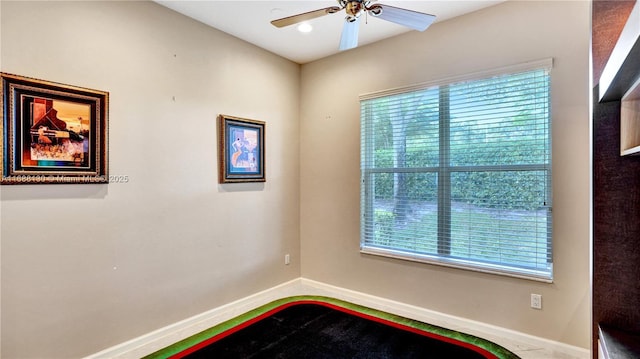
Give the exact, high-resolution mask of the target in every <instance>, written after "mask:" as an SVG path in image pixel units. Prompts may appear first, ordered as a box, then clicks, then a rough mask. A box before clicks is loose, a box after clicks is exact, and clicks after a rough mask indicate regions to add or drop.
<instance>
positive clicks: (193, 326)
mask: <svg viewBox="0 0 640 359" xmlns="http://www.w3.org/2000/svg"><path fill="white" fill-rule="evenodd" d="M299 295H315V296H327V297H332V298H336V299H340V300H344V301H347V302H351V303H354V304H359V305H362V306H366V307H370V308H374V309H377V310H381V311H385V312H388V313H392V314H396V315H400V316H403V317H407V318H411V319H415V320H419V321H422V322H426V323H429V324H433V325H437V326H442V327H445V328H448V329H452V330H457V331H461V332H464V333H467V334H471V335H476V336H479V337H482V338H484V339H487V340H490V341H493V342H494V343H497V344H499V345H502V346H503V347H505V348H507V349H509V350H511V351H512V352H514V353H515V354H517V355H518V356H520V357H521V358H523V359H533V358H565V359H587V358H590V352H589V350H588V349H584V348H579V347H574V346H571V345H567V344H564V343H559V342H555V341H552V340H548V339H544V338H540V337H535V336H532V335H529V334H525V333H521V332H517V331H513V330H510V329H505V328H501V327H497V326H493V325H490V324H486V323H481V322H476V321H471V320H468V319H464V318H460V317H456V316H452V315H448V314H444V313H440V312H435V311H432V310H428V309H425V308H421V307H417V306H413V305H408V304H405V303H401V302H397V301H393V300H389V299H386V298H381V297H376V296H372V295H369V294H366V293H362V292H356V291H353V290H350V289H345V288H341V287H336V286H332V285H329V284H326V283H322V282H317V281H314V280H310V279H305V278H298V279H294V280H291V281H289V282H286V283H283V284H281V285H278V286H275V287H273V288H270V289H267V290H265V291H262V292H259V293H256V294H254V295H251V296H248V297H246V298H242V299H240V300H237V301H234V302H231V303H228V304H226V305H223V306H220V307H217V308H214V309H212V310H209V311H207V312H204V313H201V314H199V315H196V316H193V317H191V318H187V319H185V320H183V321H180V322H178V323H174V324H171V325H169V326H166V327H164V328H160V329H158V330H156V331H153V332H151V333H148V334H146V335H143V336H140V337H138V338H135V339H132V340H130V341H127V342H125V343H122V344H119V345H116V346H113V347H111V348H108V349H105V350H103V351H101V352H99V353H95V354H92V355H90V356H88V357H87V359H103V358H109V359H111V358H114V359H115V358H117V359H129V358H141V357H143V356H146V355H148V354H151V353H153V352H155V351H158V350H160V349H162V348H165V347H167V346H169V345H171V344H173V343H175V342H178V341H180V340H182V339H185V338H188V337H190V336H192V335H194V334H197V333H199V332H201V331H203V330H205V329H207V328H210V327H213V326H215V325H217V324H220V323H222V322H224V321H226V320H229V319H232V318H234V317H237V316H238V315H240V314H242V313H245V312H248V311H250V310H252V309H255V308H257V307H260V306H262V305H265V304H267V303H270V302H272V301H274V300H278V299H282V298H286V297H292V296H299Z"/></svg>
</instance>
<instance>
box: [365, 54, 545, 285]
mask: <svg viewBox="0 0 640 359" xmlns="http://www.w3.org/2000/svg"><path fill="white" fill-rule="evenodd" d="M551 64H552V61H551V60H550V59H549V60H544V61H539V62H535V63H527V64H523V65H518V66H513V67H510V68H503V69H500V70H498V71H492V72H487V73H483V74H474V75H471V76H467V77H465V78H457V79H449V80H447V81H439V82H435V83H430V84H423V85H419V86H413V87H411V88H404V89H396V90H391V91H386V92H383V93H376V94H369V95H364V96H362V97H361V102H360V103H361V126H362V128H361V149H362V153H361V173H362V181H361V201H362V203H361V211H362V221H361V251H362V252H363V253H369V254H378V255H383V256H391V257H396V258H403V259H409V260H415V261H424V262H429V263H437V264H443V265H447V266H454V267H461V268H469V269H474V270H479V271H484V272H490V273H501V274H507V275H512V276H517V277H523V278H529V279H536V280H542V281H551V280H552V253H551V249H552V246H551V138H550V137H551V136H550V122H551V121H550V108H549V107H550V104H549V102H550V95H549V86H550V77H549V72H550V70H551Z"/></svg>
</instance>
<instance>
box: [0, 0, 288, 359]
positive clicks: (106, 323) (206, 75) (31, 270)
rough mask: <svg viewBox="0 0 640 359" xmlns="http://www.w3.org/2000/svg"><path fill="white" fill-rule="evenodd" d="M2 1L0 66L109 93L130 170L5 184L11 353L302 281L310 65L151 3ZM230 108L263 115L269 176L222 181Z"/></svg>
mask: <svg viewBox="0 0 640 359" xmlns="http://www.w3.org/2000/svg"><path fill="white" fill-rule="evenodd" d="M0 7H1V9H2V12H1V16H2V17H1V34H2V38H1V40H2V42H1V48H0V50H1V57H0V60H1V64H2V71H4V72H10V73H16V74H20V75H25V76H31V77H36V78H40V79H46V80H51V81H57V82H62V83H67V84H72V85H78V86H84V87H90V88H96V89H100V90H106V91H109V92H110V100H111V104H110V133H109V134H110V150H109V155H110V170H111V171H110V172H111V174H113V175H126V176H129V182H128V183H124V184H123V183H113V184H109V185H39V186H33V185H31V186H2V187H1V189H0V194H1V200H2V202H1V211H2V212H1V213H2V218H1V225H2V230H1V235H2V237H1V246H2V257H1V261H2V262H1V264H2V335H3V337H2V358H55V357H58V358H74V357H80V356H83V355H87V354H90V353H94V352H97V351H99V350H101V349H103V348H106V347H108V346H111V345H115V344H118V343H121V342H124V341H126V340H129V339H132V338H134V337H136V336H139V335H142V334H145V333H148V332H150V331H152V330H155V329H158V328H160V327H163V326H165V325H168V324H171V323H175V322H177V321H179V320H182V319H185V318H187V317H189V316H192V315H195V314H199V313H202V312H204V311H206V310H209V309H211V308H214V307H217V306H220V305H222V304H225V303H227V302H230V301H232V300H235V299H238V298H242V297H245V296H248V295H250V294H253V293H256V292H258V291H261V290H264V289H266V288H270V287H273V286H275V285H277V284H280V283H283V282H285V281H287V280H290V279H293V278H297V277H299V276H300V265H299V263H300V260H299V259H300V258H299V238H298V235H299V221H298V206H299V196H298V193H299V155H298V151H297V148H298V134H299V125H298V123H299V122H298V113H299V107H298V96H299V86H300V85H299V79H300V66H299V65H297V64H294V63H292V62H289V61H287V60H284V59H282V58H280V57H277V56H275V55H273V54H270V53H268V52H266V51H263V50H261V49H258V48H256V47H254V46H252V45H249V44H247V43H245V42H242V41H239V40H237V39H235V38H233V37H231V36H228V35H226V34H224V33H222V32H219V31H216V30H213V29H211V28H208V27H206V26H204V25H202V24H199V23H197V22H195V21H193V20H190V19H187V18H185V17H183V16H181V15H178V14H177V13H174V12H172V11H170V10H167V9H166V8H163V7H161V6H159V5H157V4H154V3H151V2H139V1H131V2H123V1H105V2H57V1H55V2H50V1H47V2H26V1H23V2H8V1H2V2H1V3H0ZM174 97H175V99H174ZM219 113H224V114H229V115H235V116H241V117H247V118H253V119H259V120H263V121H266V122H267V128H266V144H267V152H266V153H267V182H266V183H264V184H244V185H243V184H240V185H223V186H221V185H218V183H217V158H216V154H217V142H216V141H217V140H216V122H215V118H216V116H217V114H219ZM285 253H290V254H291V256H292V264H291V265H289V266H285V265H284V254H285Z"/></svg>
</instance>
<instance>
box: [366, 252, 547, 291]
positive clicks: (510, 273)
mask: <svg viewBox="0 0 640 359" xmlns="http://www.w3.org/2000/svg"><path fill="white" fill-rule="evenodd" d="M360 253H362V254H367V255H376V256H381V257H387V258H394V259H401V260H407V261H411V262H420V263H427V264H433V265H440V266H444V267H449V268H456V269H463V270H470V271H473V272H480V273H488V274H496V275H502V276H507V277H513V278H519V279H527V280H533V281H537V282H543V283H553V277H552V275H549V274H548V273H545V272H542V271H534V270H527V269H517V268H511V267H507V266H501V265H497V264H487V263H482V264H480V263H477V262H472V261H467V260H462V259H454V258H444V257H438V256H430V255H425V254H418V253H410V252H402V251H396V250H392V249H387V248H376V247H363V248H360Z"/></svg>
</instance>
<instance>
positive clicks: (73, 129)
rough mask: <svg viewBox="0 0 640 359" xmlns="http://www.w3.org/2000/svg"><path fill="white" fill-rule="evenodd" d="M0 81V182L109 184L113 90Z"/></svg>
mask: <svg viewBox="0 0 640 359" xmlns="http://www.w3.org/2000/svg"><path fill="white" fill-rule="evenodd" d="M0 77H1V79H2V85H1V87H0V91H1V96H0V98H1V99H2V121H0V126H2V131H1V132H2V156H3V157H2V159H3V160H2V180H1V184H3V185H4V184H43V183H45V184H46V183H107V182H109V176H108V161H107V153H108V151H107V143H108V142H107V131H108V126H107V116H108V106H109V93H108V92H105V91H99V90H91V89H86V88H82V87H77V86H71V85H64V84H59V83H54V82H49V81H44V80H37V79H33V78H28V77H23V76H18V75H12V74H7V73H0Z"/></svg>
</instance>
